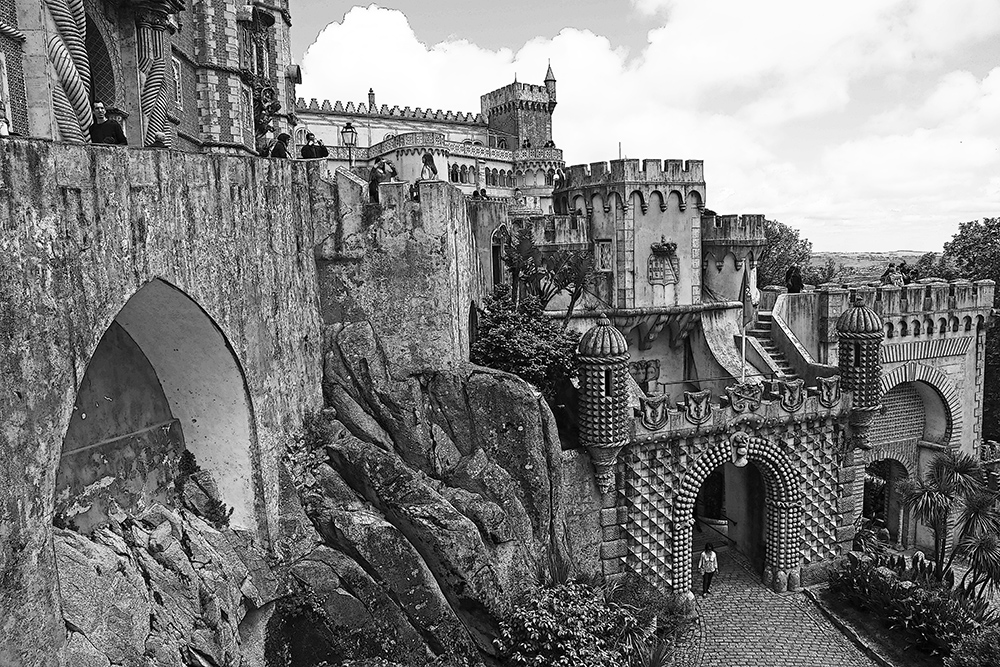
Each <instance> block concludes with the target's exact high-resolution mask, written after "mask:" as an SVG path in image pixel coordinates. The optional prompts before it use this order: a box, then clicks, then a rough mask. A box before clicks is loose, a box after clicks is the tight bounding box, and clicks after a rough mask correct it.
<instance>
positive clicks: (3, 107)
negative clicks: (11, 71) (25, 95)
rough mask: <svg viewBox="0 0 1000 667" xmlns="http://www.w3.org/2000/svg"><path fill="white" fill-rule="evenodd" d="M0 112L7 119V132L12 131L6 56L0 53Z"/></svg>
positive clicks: (12, 119)
mask: <svg viewBox="0 0 1000 667" xmlns="http://www.w3.org/2000/svg"><path fill="white" fill-rule="evenodd" d="M0 111H2V112H3V115H4V117H5V118H6V119H7V130H8V131H13V129H14V116H13V109H11V104H10V82H9V80H8V77H7V54H5V53H3V52H0Z"/></svg>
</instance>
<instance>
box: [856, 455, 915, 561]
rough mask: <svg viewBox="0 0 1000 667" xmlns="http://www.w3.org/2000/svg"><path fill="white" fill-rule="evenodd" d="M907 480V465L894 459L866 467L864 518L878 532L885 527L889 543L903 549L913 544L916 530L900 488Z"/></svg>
mask: <svg viewBox="0 0 1000 667" xmlns="http://www.w3.org/2000/svg"><path fill="white" fill-rule="evenodd" d="M907 477H909V472H908V471H907V469H906V466H905V465H903V464H902V463H900V462H899V461H897V460H895V459H890V458H884V459H878V460H876V461H872V462H870V463H869V464H868V465H866V466H865V494H864V502H863V505H862V516H863V517H864V518H865V519H866V520H868V521H870V522H871V524H872V527H873V529H874V530H876V532H880V531H881V530H882V529H883V528H884V529H885V530H886V531H888V533H889V541H890V543H892V544H893V545H896V546H900V547H903V548H907V547H909V546H910V545H911V544H912V543H913V537H914V536H913V530H914V529H915V528H916V526H914V525H912V524H911V521H910V515H909V513H908V512H907V511H906V510H905V508H904V507H903V498H902V495H901V494H900V492H899V488H898V487H899V483H900V482H901V481H902V480H904V479H906V478H907ZM882 535H884V533H882Z"/></svg>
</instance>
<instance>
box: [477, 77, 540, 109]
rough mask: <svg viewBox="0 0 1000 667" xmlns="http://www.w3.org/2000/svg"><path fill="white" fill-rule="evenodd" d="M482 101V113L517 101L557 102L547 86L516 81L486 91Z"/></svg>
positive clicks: (481, 98)
mask: <svg viewBox="0 0 1000 667" xmlns="http://www.w3.org/2000/svg"><path fill="white" fill-rule="evenodd" d="M480 101H481V103H482V113H483V115H484V116H486V115H489V112H490V110H491V109H496V108H497V107H500V106H503V105H505V104H512V103H517V102H537V103H541V104H549V103H550V102H555V99H553V97H552V96H551V95H550V93H549V90H548V89H547V88H546V87H545V86H536V85H534V84H530V83H519V82H516V81H515V82H514V83H510V84H507V85H506V86H504V87H503V88H497V89H496V90H494V91H492V92H489V93H486V94H485V95H482V96H481V97H480Z"/></svg>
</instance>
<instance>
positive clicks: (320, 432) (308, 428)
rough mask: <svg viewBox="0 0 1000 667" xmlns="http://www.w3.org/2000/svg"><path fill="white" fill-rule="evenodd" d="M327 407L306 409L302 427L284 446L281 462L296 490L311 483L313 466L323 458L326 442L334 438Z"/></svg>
mask: <svg viewBox="0 0 1000 667" xmlns="http://www.w3.org/2000/svg"><path fill="white" fill-rule="evenodd" d="M335 414H336V413H335V411H333V410H331V409H324V410H316V411H313V410H309V411H306V413H305V414H303V415H302V426H301V428H299V429H298V430H297V431H296V432H295V434H294V435H293V437H292V438H291V439H290V440H288V441H287V442H286V445H285V457H284V459H285V464H286V465H287V466H288V471H289V474H290V475H291V477H292V483H293V484H294V485H295V488H296V489H297V490H298V491H302V489H304V488H307V487H311V486H312V485H313V484H314V482H315V471H316V468H317V467H318V466H320V465H322V464H323V463H324V462H326V460H327V455H326V445H327V443H329V442H330V441H331V440H332V439H333V437H334V425H333V422H334V415H335Z"/></svg>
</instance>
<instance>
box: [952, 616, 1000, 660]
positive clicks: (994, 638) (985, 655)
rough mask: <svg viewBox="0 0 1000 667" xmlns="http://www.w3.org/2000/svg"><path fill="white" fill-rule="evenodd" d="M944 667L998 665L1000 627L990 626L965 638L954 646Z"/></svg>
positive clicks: (999, 657)
mask: <svg viewBox="0 0 1000 667" xmlns="http://www.w3.org/2000/svg"><path fill="white" fill-rule="evenodd" d="M944 664H945V667H996V666H997V665H1000V627H997V626H992V627H989V628H986V629H985V630H981V631H979V632H977V633H976V634H974V635H971V636H969V637H966V638H965V639H963V640H962V641H960V642H959V643H958V645H957V646H955V648H954V651H953V652H952V654H951V657H950V658H947V659H946V660H945V662H944Z"/></svg>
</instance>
